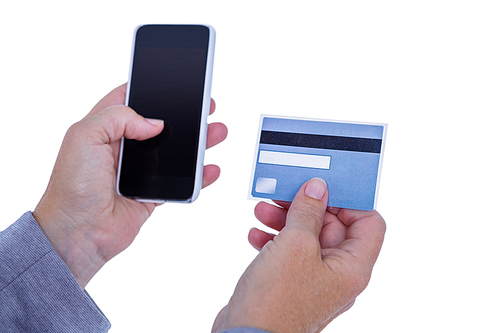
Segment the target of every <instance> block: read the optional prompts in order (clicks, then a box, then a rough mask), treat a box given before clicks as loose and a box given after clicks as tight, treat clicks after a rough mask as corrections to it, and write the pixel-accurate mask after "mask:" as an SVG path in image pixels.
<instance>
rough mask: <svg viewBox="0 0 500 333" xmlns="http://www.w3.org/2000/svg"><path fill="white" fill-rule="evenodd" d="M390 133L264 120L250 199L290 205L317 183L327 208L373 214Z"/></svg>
mask: <svg viewBox="0 0 500 333" xmlns="http://www.w3.org/2000/svg"><path fill="white" fill-rule="evenodd" d="M386 132H387V125H386V124H374V123H359V122H339V121H331V120H318V119H302V118H287V117H277V116H269V115H263V116H261V120H260V128H259V137H258V140H257V148H256V150H255V162H254V167H253V172H252V180H251V185H250V194H249V197H250V198H252V199H257V198H261V199H271V200H281V201H292V200H293V198H294V197H295V194H296V193H297V191H298V190H299V189H300V187H301V186H302V185H303V184H304V183H305V182H306V181H308V180H309V179H311V178H315V177H319V178H322V179H323V180H325V182H326V184H327V185H328V206H331V207H340V208H350V209H359V210H372V209H375V208H376V203H377V195H378V187H379V183H380V174H381V166H382V156H383V152H384V144H385V136H386Z"/></svg>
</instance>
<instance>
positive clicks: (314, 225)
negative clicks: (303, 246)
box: [283, 178, 328, 237]
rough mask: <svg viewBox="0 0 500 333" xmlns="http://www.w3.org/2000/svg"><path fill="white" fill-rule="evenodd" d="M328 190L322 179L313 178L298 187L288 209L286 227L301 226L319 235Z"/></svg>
mask: <svg viewBox="0 0 500 333" xmlns="http://www.w3.org/2000/svg"><path fill="white" fill-rule="evenodd" d="M327 202H328V190H327V186H326V183H325V181H324V180H322V179H320V178H313V179H311V180H309V181H307V182H306V183H305V184H304V185H302V187H301V188H300V189H299V191H298V192H297V194H296V195H295V198H294V199H293V201H292V204H291V205H290V209H289V210H288V215H287V220H286V226H285V228H284V229H283V230H286V229H287V228H301V229H306V230H309V231H310V232H312V233H313V234H314V236H316V237H319V233H320V231H321V228H322V227H323V218H324V216H325V211H326V204H327Z"/></svg>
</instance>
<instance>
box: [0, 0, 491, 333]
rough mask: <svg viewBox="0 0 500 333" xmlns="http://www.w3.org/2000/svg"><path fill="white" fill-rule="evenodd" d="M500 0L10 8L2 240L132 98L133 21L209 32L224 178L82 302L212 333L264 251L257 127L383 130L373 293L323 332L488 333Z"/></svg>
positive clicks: (113, 264)
mask: <svg viewBox="0 0 500 333" xmlns="http://www.w3.org/2000/svg"><path fill="white" fill-rule="evenodd" d="M499 17H500V5H499V4H498V2H497V1H480V0H479V1H478V0H475V1H457V0H455V1H444V0H432V1H427V0H423V1H396V0H394V1H388V0H383V1H314V0H311V1H307V4H305V2H304V1H271V0H267V1H245V2H243V1H190V0H184V1H179V0H176V1H148V0H141V1H123V0H122V1H104V0H100V1H82V2H74V1H33V0H32V1H8V2H7V1H3V2H2V4H1V5H0V26H1V29H0V43H1V44H0V45H1V46H0V47H1V52H0V78H1V79H0V85H1V86H0V87H1V89H0V101H1V104H0V110H1V120H0V142H1V166H0V170H1V178H0V179H1V180H0V189H1V191H0V196H1V197H0V199H1V200H0V212H1V214H2V218H1V220H0V227H1V229H4V228H5V227H7V226H8V225H9V224H10V223H12V222H14V221H15V220H16V219H17V218H18V217H19V216H20V215H22V214H23V213H24V212H25V211H27V210H33V209H34V207H35V206H36V204H37V202H38V200H39V198H40V197H41V195H42V193H43V192H44V189H45V186H46V184H47V182H48V179H49V176H50V173H51V170H52V166H53V163H54V161H55V158H56V154H57V152H58V149H59V145H60V143H61V140H62V138H63V136H64V133H65V131H66V129H67V128H68V127H69V126H70V125H71V124H72V123H74V122H76V121H78V120H79V119H81V118H82V117H83V116H85V114H86V113H87V112H88V111H89V110H90V109H91V108H92V106H93V105H94V104H95V103H96V102H97V101H98V100H99V99H100V98H101V97H103V96H104V95H105V94H106V93H107V92H108V91H110V90H111V89H113V88H114V87H116V86H118V85H120V84H122V83H124V82H126V80H127V75H128V68H129V56H130V48H131V41H132V32H133V29H134V27H135V26H136V25H139V24H143V23H207V24H211V25H213V26H214V27H215V28H216V30H217V46H216V57H215V69H214V81H213V95H212V96H213V98H214V99H215V100H216V101H217V111H216V115H214V116H212V117H211V120H212V121H214V120H216V121H223V122H225V123H226V124H227V125H228V127H229V136H228V139H227V141H226V142H224V143H223V144H221V145H220V146H218V147H216V148H213V149H211V150H209V151H208V152H207V155H206V162H207V163H218V164H219V165H220V166H221V168H222V175H221V178H220V180H219V181H218V182H217V183H215V184H213V185H212V186H211V187H209V188H208V189H205V190H203V191H202V193H201V194H200V197H199V199H198V200H197V201H196V202H195V203H194V204H191V205H180V204H167V205H164V206H162V207H161V208H159V209H158V210H157V211H156V212H155V213H154V215H153V216H152V217H151V219H150V220H149V221H148V222H147V223H146V225H145V226H144V227H143V229H142V230H141V232H140V234H139V235H138V237H137V239H136V241H135V242H134V243H133V244H132V245H131V246H130V247H129V248H128V249H127V250H126V251H125V252H124V253H122V254H121V255H119V256H118V257H116V258H115V259H113V260H112V261H110V262H109V263H108V264H107V265H106V266H105V267H104V268H103V269H102V270H101V271H100V272H99V273H98V274H97V275H96V277H95V278H94V279H93V280H92V281H91V283H90V284H89V285H88V291H89V293H90V294H91V295H92V296H93V298H94V300H95V301H96V302H97V304H98V305H99V306H100V308H101V309H102V310H103V312H104V313H105V314H106V315H107V317H108V318H109V319H110V321H111V322H112V324H113V327H112V330H111V331H112V332H209V331H210V328H211V325H212V323H213V320H214V318H215V316H216V315H217V313H218V312H219V310H220V308H222V306H224V305H225V304H226V302H227V301H228V300H229V297H230V295H231V294H232V291H233V288H234V286H235V285H236V282H237V280H238V278H239V276H240V275H241V273H243V271H244V269H245V268H246V266H247V265H248V264H249V263H250V262H251V260H252V259H253V258H254V256H255V255H256V254H257V252H256V251H255V250H254V249H253V248H252V247H251V246H250V245H249V244H248V242H247V240H246V236H247V232H248V230H249V229H250V228H251V227H253V226H259V223H258V221H257V220H256V219H255V217H254V216H253V207H254V206H255V203H256V202H254V201H249V200H247V192H248V185H249V180H250V173H251V164H252V163H253V157H254V148H255V140H256V135H257V127H258V121H259V116H260V114H261V113H266V114H276V115H283V116H297V117H312V118H327V119H335V120H348V121H364V122H379V123H388V124H389V130H388V136H387V145H386V151H385V159H384V165H383V172H382V182H381V188H380V193H379V204H378V210H379V211H380V213H381V214H382V215H383V216H384V218H385V219H386V221H387V225H388V230H387V235H386V241H385V244H384V247H383V249H382V252H381V255H380V258H379V261H378V262H377V265H376V267H375V270H374V272H373V277H372V280H371V282H370V285H369V286H368V288H367V289H366V290H365V292H364V293H363V294H362V295H360V296H359V297H358V299H357V302H356V304H355V306H354V307H353V308H352V309H351V310H350V311H349V312H347V313H346V314H344V315H342V316H341V317H339V318H338V319H336V320H335V321H334V322H332V324H331V325H330V326H329V327H328V328H327V329H325V332H366V331H371V332H454V331H458V330H460V331H461V332H464V331H475V332H498V331H499V330H500V325H499V322H498V319H497V318H498V312H499V310H500V307H499V306H498V298H499V296H500V292H499V291H500V290H499V286H498V283H499V281H500V273H499V271H500V270H499V259H498V256H499V254H500V247H499V245H498V244H499V241H498V237H499V231H500V228H499V222H500V219H499V217H498V207H499V201H500V200H499V199H500V196H499V185H500V181H499V176H498V173H499V170H500V165H499V160H500V159H499V156H498V155H499V154H498V153H499V147H498V146H499V143H500V140H499V138H498V135H499V130H498V125H497V124H498V119H499V118H498V113H499V112H498V111H499V109H500V97H499V89H500V46H499V43H500V19H499Z"/></svg>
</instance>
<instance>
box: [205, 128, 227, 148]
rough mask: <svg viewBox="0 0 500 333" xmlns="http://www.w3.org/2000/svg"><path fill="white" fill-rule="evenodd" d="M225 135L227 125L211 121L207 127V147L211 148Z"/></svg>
mask: <svg viewBox="0 0 500 333" xmlns="http://www.w3.org/2000/svg"><path fill="white" fill-rule="evenodd" d="M226 137H227V127H226V125H224V124H222V123H212V124H209V125H208V128H207V149H208V148H211V147H213V146H215V145H217V144H219V143H221V142H222V141H224V140H225V139H226Z"/></svg>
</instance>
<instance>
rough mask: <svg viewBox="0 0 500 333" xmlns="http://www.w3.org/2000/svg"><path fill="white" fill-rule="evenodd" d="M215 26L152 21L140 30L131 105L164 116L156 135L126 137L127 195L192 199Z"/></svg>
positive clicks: (152, 115) (124, 185) (123, 165)
mask: <svg viewBox="0 0 500 333" xmlns="http://www.w3.org/2000/svg"><path fill="white" fill-rule="evenodd" d="M209 37H210V32H209V29H208V28H207V27H205V26H197V25H193V26H189V25H188V26H186V25H179V26H175V25H147V26H142V27H140V28H139V29H138V30H137V32H136V37H135V46H134V53H133V60H132V61H133V62H132V72H131V78H130V82H129V85H130V86H129V95H128V96H129V97H128V106H130V107H131V108H132V109H133V110H135V111H136V112H137V113H138V114H140V115H142V116H144V117H146V118H155V119H163V120H164V122H165V127H164V129H163V131H162V132H161V133H160V134H159V135H158V136H156V137H154V138H151V139H148V140H145V141H135V140H128V139H125V140H124V143H123V155H122V162H121V172H120V184H119V190H120V193H121V194H122V195H125V196H129V197H136V198H146V199H161V200H187V199H189V198H190V196H191V195H192V193H193V190H194V183H195V171H196V161H197V153H198V145H199V143H200V142H199V133H200V124H201V112H202V105H203V91H204V86H205V76H206V67H207V52H208V45H209Z"/></svg>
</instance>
